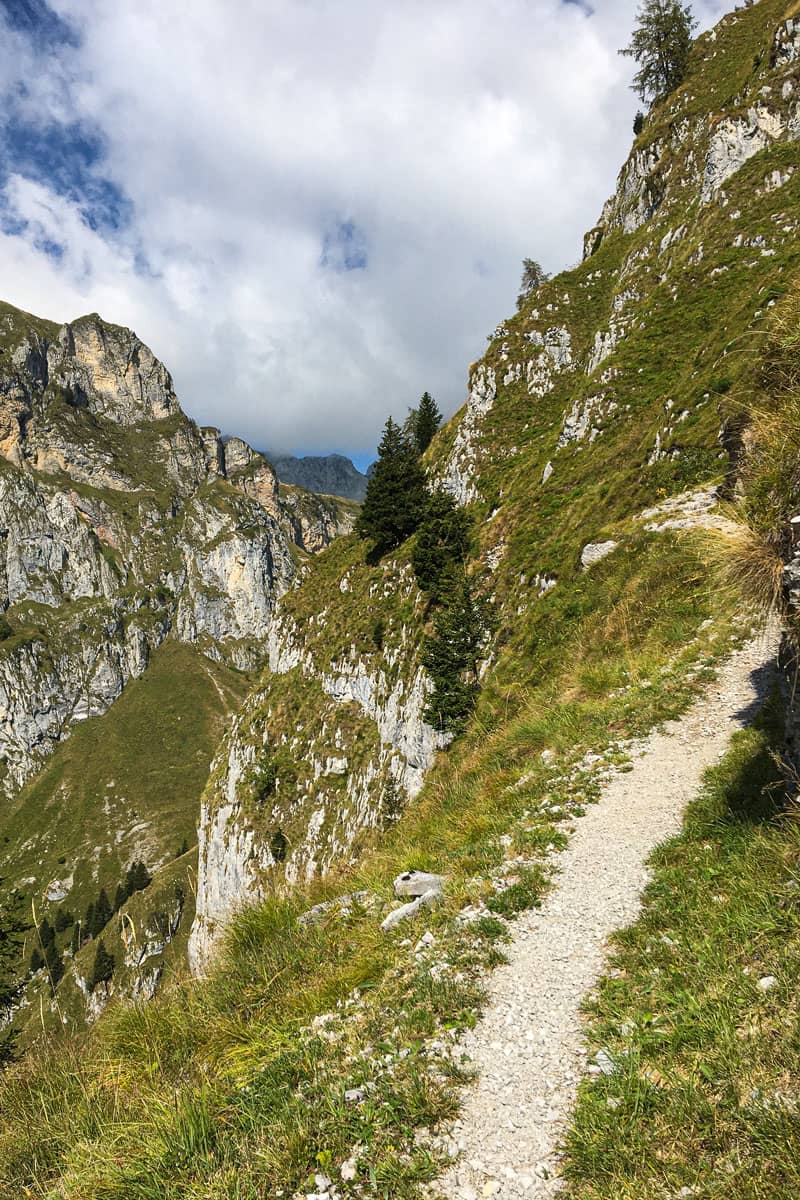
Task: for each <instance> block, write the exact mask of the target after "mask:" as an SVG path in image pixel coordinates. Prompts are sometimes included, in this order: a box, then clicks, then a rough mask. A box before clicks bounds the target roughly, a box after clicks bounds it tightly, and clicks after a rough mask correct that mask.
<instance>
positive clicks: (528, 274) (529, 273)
mask: <svg viewBox="0 0 800 1200" xmlns="http://www.w3.org/2000/svg"><path fill="white" fill-rule="evenodd" d="M549 278H550V276H549V275H548V274H547V272H546V271H545V270H543V268H542V267H541V266H540V265H539V263H538V262H537V261H536V259H534V258H523V260H522V279H521V281H520V285H519V295H518V296H517V308H522V306H523V304H524V303H525V301H526V300H527V299H528V297H529V296H532V295H533V293H534V292H535V291H537V289H538V288H540V287H541V286H542V284H543V283H547V280H548V279H549Z"/></svg>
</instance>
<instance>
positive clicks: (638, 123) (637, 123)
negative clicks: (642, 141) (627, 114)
mask: <svg viewBox="0 0 800 1200" xmlns="http://www.w3.org/2000/svg"><path fill="white" fill-rule="evenodd" d="M643 129H644V113H643V112H642V111H641V109H640V110H639V111H638V112H637V114H636V116H635V117H634V118H633V132H634V133H635V135H636V137H638V136H639V134H640V133H641V132H642V130H643Z"/></svg>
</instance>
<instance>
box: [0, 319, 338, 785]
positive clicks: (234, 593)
mask: <svg viewBox="0 0 800 1200" xmlns="http://www.w3.org/2000/svg"><path fill="white" fill-rule="evenodd" d="M347 527H348V523H347V520H346V519H344V517H343V515H342V514H340V513H339V512H338V509H337V506H336V504H335V503H333V502H323V501H321V500H317V498H315V497H310V496H308V497H306V495H305V494H304V493H303V494H297V495H292V497H291V498H290V499H289V500H284V498H283V497H282V495H281V492H280V488H279V485H278V480H277V478H276V476H275V472H274V471H273V469H272V467H271V466H270V464H269V463H268V462H267V461H266V460H265V459H264V458H263V456H262V455H260V454H258V453H257V452H256V451H254V450H252V449H251V447H250V446H248V445H247V443H245V442H243V441H241V439H238V438H232V439H229V440H228V441H223V439H222V437H221V436H220V433H219V430H216V429H213V428H209V427H206V428H203V429H199V428H198V427H197V426H196V425H195V424H194V422H192V421H191V420H189V418H187V417H186V416H185V414H184V413H183V411H182V409H181V408H180V405H179V403H178V400H177V397H176V395H175V390H174V387H173V384H172V379H171V377H170V375H169V372H168V371H167V369H166V367H165V366H164V365H163V364H162V363H161V362H159V360H158V359H157V358H156V357H155V356H154V355H153V353H152V351H151V350H150V349H149V348H148V347H147V346H145V345H144V344H143V343H142V342H141V341H140V340H139V338H137V336H136V335H135V334H134V333H133V332H132V331H131V330H129V329H123V328H120V327H119V326H115V325H109V324H108V323H106V322H104V321H102V320H101V318H100V317H98V316H97V315H96V314H93V315H91V316H88V317H84V318H81V319H80V320H78V321H75V322H72V323H71V324H68V325H64V326H62V327H61V328H58V327H56V326H51V325H49V324H48V323H47V322H42V321H39V320H37V319H36V318H32V317H29V316H28V315H27V314H25V313H21V312H18V311H17V310H15V309H12V308H10V307H9V306H2V311H1V312H0V607H1V608H2V610H4V611H5V612H6V617H5V622H6V626H7V629H6V634H7V637H6V641H5V643H3V642H0V679H2V684H1V685H0V686H2V699H1V700H0V705H1V706H2V716H1V717H0V720H1V721H2V726H0V749H1V750H2V753H3V754H4V755H5V760H6V763H7V773H6V777H5V787H6V790H11V789H13V788H14V787H16V786H18V784H19V783H20V782H22V780H23V779H24V778H25V777H26V776H27V775H28V774H29V773H30V772H31V771H32V770H34V769H35V767H36V766H37V765H38V764H39V763H40V762H41V759H42V756H43V755H44V754H46V753H47V752H48V751H49V750H50V749H52V746H53V745H54V744H55V743H56V742H57V741H58V740H59V738H61V737H63V736H65V734H66V733H68V731H69V728H70V726H71V724H72V723H73V722H74V721H76V720H80V719H82V718H83V717H85V716H87V715H97V714H99V713H100V712H102V711H104V709H105V708H107V707H108V705H109V704H110V703H112V701H113V700H114V699H115V698H116V697H117V696H118V695H119V694H120V691H121V690H122V688H123V687H124V686H125V684H126V682H127V681H128V679H130V678H132V677H134V676H136V675H137V674H140V673H141V671H143V670H144V669H146V666H147V661H148V656H149V652H150V650H151V649H152V648H153V647H154V646H156V645H158V643H159V642H160V641H161V640H163V638H164V637H166V636H167V634H169V633H172V634H173V635H174V636H176V637H179V638H181V639H183V640H185V641H190V642H197V643H198V644H199V645H200V647H201V648H202V649H203V650H204V651H205V653H207V654H208V655H210V656H211V657H213V658H217V659H225V660H227V661H230V662H232V663H233V664H235V665H236V666H238V667H244V668H252V667H254V666H256V665H258V663H259V662H261V661H262V660H263V658H264V656H265V653H266V651H265V645H266V636H267V630H268V628H269V623H270V619H271V616H272V613H273V609H274V604H275V600H276V599H277V597H279V596H280V595H281V594H282V593H283V592H284V591H285V590H286V588H287V587H289V586H290V585H291V584H292V582H293V580H294V578H295V574H296V565H295V554H294V549H293V547H294V546H297V547H300V548H302V549H304V550H307V551H317V550H319V549H321V548H323V547H324V546H325V545H327V544H328V543H329V542H330V541H331V539H332V538H333V537H335V536H336V535H337V534H338V533H339V532H341V531H342V529H343V528H347ZM86 604H91V605H92V607H91V610H90V615H89V617H88V618H87V614H86V611H84V609H79V608H77V607H76V606H79V605H86ZM143 612H146V614H147V619H146V620H143V619H142V614H143Z"/></svg>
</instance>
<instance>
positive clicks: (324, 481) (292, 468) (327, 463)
mask: <svg viewBox="0 0 800 1200" xmlns="http://www.w3.org/2000/svg"><path fill="white" fill-rule="evenodd" d="M264 453H265V457H266V458H268V459H269V461H270V462H271V463H272V465H273V467H274V468H275V471H276V474H277V476H278V478H279V479H280V481H281V483H292V484H295V485H297V486H298V487H302V488H305V489H306V490H307V491H309V492H317V493H318V494H321V495H326V496H342V497H344V499H346V500H363V499H364V496H365V495H366V491H367V482H368V476H367V475H365V474H363V472H361V471H359V470H358V468H357V467H356V466H355V465H354V464H353V462H352V460H351V459H349V458H347V457H346V456H345V455H343V454H305V455H303V456H302V457H299V458H298V457H297V456H295V455H293V454H271V453H270V452H269V451H265V452H264Z"/></svg>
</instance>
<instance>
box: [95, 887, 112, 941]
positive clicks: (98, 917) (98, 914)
mask: <svg viewBox="0 0 800 1200" xmlns="http://www.w3.org/2000/svg"><path fill="white" fill-rule="evenodd" d="M111 916H112V913H111V905H110V903H109V900H108V896H107V895H106V889H105V888H101V889H100V895H99V896H98V897H97V900H96V901H95V905H94V916H93V918H92V925H91V932H92V937H97V935H98V934H99V933H101V932H102V931H103V929H104V928H105V926H106V925H107V923H108V922H109V921H110V920H111Z"/></svg>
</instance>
